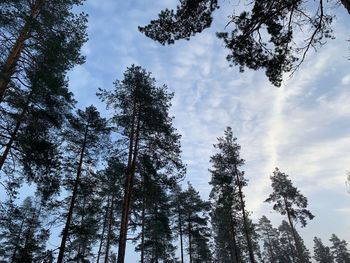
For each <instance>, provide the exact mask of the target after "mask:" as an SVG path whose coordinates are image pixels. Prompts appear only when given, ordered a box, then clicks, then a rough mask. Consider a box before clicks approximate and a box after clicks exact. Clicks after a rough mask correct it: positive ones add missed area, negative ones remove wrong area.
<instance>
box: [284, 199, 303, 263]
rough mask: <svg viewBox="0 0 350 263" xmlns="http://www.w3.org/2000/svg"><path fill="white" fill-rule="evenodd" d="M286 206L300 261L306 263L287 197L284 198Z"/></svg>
mask: <svg viewBox="0 0 350 263" xmlns="http://www.w3.org/2000/svg"><path fill="white" fill-rule="evenodd" d="M284 205H285V206H286V211H287V216H288V221H289V225H290V228H291V230H292V235H293V239H294V243H295V247H296V249H297V253H298V257H299V260H300V262H301V263H304V262H305V260H304V256H303V253H302V251H301V247H300V243H299V241H298V238H297V235H296V233H295V229H294V226H293V222H292V218H291V216H290V211H289V207H288V204H287V200H286V198H285V197H284Z"/></svg>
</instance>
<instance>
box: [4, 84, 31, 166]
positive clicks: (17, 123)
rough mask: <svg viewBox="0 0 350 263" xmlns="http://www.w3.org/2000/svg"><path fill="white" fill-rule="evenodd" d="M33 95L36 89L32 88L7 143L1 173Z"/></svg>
mask: <svg viewBox="0 0 350 263" xmlns="http://www.w3.org/2000/svg"><path fill="white" fill-rule="evenodd" d="M33 94H34V87H33V88H32V90H31V91H30V93H29V95H28V98H27V100H26V103H25V104H24V107H23V109H22V112H21V114H20V115H19V117H18V118H17V120H16V125H15V128H14V129H13V131H12V133H11V137H10V139H9V141H8V142H7V143H6V146H5V150H4V152H3V153H2V155H1V156H0V171H1V169H2V167H3V166H4V164H5V161H6V159H7V156H8V154H9V153H10V150H11V148H12V145H13V143H14V141H15V139H16V136H17V133H18V131H19V128H20V126H21V124H22V121H23V119H24V116H25V115H26V113H27V110H28V107H29V104H30V102H31V100H32V97H33Z"/></svg>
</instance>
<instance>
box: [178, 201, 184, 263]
mask: <svg viewBox="0 0 350 263" xmlns="http://www.w3.org/2000/svg"><path fill="white" fill-rule="evenodd" d="M178 202H179V201H178ZM177 208H178V211H179V233H180V252H181V263H184V249H183V240H182V218H181V213H180V204H179V203H178V204H177Z"/></svg>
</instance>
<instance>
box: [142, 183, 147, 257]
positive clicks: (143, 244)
mask: <svg viewBox="0 0 350 263" xmlns="http://www.w3.org/2000/svg"><path fill="white" fill-rule="evenodd" d="M142 187H143V190H142V212H141V263H144V255H145V210H146V209H145V208H146V206H145V202H146V200H145V199H146V198H145V179H143V186H142Z"/></svg>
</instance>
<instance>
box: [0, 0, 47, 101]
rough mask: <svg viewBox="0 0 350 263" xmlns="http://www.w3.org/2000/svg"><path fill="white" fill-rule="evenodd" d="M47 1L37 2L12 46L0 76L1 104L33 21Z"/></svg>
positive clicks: (38, 0)
mask: <svg viewBox="0 0 350 263" xmlns="http://www.w3.org/2000/svg"><path fill="white" fill-rule="evenodd" d="M44 3H45V0H36V1H35V3H34V5H33V7H32V10H31V13H30V19H29V20H28V21H27V22H26V23H25V24H24V26H23V28H22V29H21V30H20V33H19V36H18V37H17V39H16V42H15V44H14V45H13V46H12V48H11V50H10V52H9V54H8V56H7V58H6V61H5V63H4V66H3V70H2V71H1V74H0V103H1V102H2V101H3V100H4V97H5V92H6V90H7V88H8V84H9V83H10V80H11V77H12V75H13V74H14V73H15V71H16V65H17V62H18V60H19V58H20V56H21V53H22V51H23V49H24V43H25V41H26V40H27V39H28V38H29V37H30V34H31V25H30V23H31V21H30V20H32V19H35V18H36V17H37V16H38V14H39V13H40V11H41V8H42V7H43V5H44Z"/></svg>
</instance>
